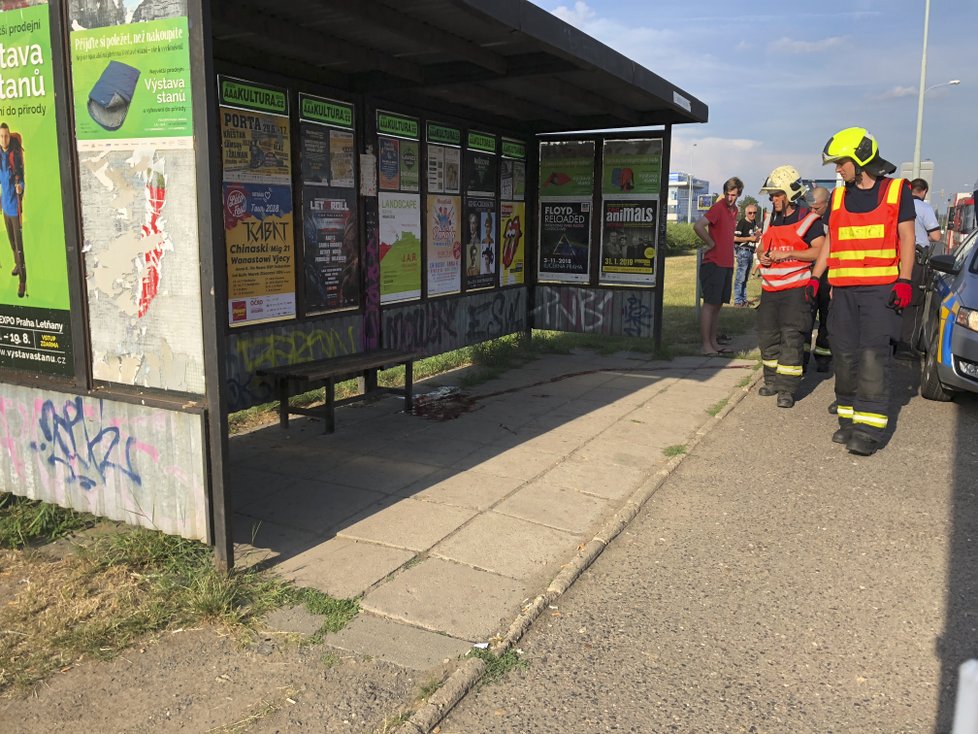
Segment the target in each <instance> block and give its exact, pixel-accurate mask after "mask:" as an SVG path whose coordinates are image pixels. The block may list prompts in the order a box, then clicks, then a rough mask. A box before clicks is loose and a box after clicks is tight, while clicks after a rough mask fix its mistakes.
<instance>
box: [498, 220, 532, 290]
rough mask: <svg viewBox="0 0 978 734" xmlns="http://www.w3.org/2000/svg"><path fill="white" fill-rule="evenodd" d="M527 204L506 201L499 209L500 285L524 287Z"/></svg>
mask: <svg viewBox="0 0 978 734" xmlns="http://www.w3.org/2000/svg"><path fill="white" fill-rule="evenodd" d="M525 222H526V204H524V203H523V202H522V201H504V202H502V204H501V205H500V208H499V242H500V245H501V247H500V253H499V258H500V260H499V285H523V283H524V282H525V280H526V243H525V241H524V238H523V227H524V225H525Z"/></svg>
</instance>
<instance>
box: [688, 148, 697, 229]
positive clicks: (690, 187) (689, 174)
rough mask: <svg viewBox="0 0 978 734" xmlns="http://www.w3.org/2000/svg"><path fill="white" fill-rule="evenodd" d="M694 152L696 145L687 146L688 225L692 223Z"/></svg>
mask: <svg viewBox="0 0 978 734" xmlns="http://www.w3.org/2000/svg"><path fill="white" fill-rule="evenodd" d="M695 152H696V143H692V144H691V145H690V146H689V173H687V174H686V183H688V184H689V211H688V212H687V215H686V220H687V221H688V223H689V224H692V223H693V153H695Z"/></svg>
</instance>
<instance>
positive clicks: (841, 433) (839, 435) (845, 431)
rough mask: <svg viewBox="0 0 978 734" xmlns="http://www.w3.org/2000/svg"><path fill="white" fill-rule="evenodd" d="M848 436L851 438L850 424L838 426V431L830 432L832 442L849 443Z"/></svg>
mask: <svg viewBox="0 0 978 734" xmlns="http://www.w3.org/2000/svg"><path fill="white" fill-rule="evenodd" d="M850 438H852V426H846V427H845V428H840V429H839V430H838V431H836V432H835V433H833V434H832V442H833V443H841V444H846V443H849V439H850Z"/></svg>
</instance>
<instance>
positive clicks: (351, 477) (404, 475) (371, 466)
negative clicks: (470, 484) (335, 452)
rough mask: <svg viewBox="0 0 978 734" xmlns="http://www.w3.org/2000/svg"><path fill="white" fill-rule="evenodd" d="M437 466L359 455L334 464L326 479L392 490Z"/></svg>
mask: <svg viewBox="0 0 978 734" xmlns="http://www.w3.org/2000/svg"><path fill="white" fill-rule="evenodd" d="M438 469H439V467H438V466H435V465H432V464H422V463H419V462H416V461H394V460H388V459H384V458H380V457H377V456H366V455H362V456H357V457H356V458H354V459H353V460H351V461H349V462H347V463H345V464H342V465H340V466H339V467H337V468H336V470H335V471H334V472H333V473H332V474H331V475H330V477H329V479H330V481H334V482H337V483H338V484H345V485H348V486H351V487H360V488H362V489H369V490H372V491H375V492H383V493H385V494H392V493H394V492H397V491H398V490H400V489H403V488H404V487H406V486H407V485H408V484H411V483H412V482H416V481H417V480H419V479H421V478H422V477H426V476H428V475H429V474H433V473H434V472H436V471H437V470H438Z"/></svg>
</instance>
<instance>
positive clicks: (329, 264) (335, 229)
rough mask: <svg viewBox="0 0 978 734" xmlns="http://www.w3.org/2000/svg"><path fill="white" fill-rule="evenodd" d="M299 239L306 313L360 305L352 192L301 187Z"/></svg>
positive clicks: (348, 190)
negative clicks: (302, 252)
mask: <svg viewBox="0 0 978 734" xmlns="http://www.w3.org/2000/svg"><path fill="white" fill-rule="evenodd" d="M302 239H303V245H304V253H305V284H306V295H305V303H306V312H307V313H318V312H323V311H329V310H334V309H342V308H356V307H357V306H358V305H359V302H360V267H359V256H358V253H359V236H358V231H357V200H356V192H355V191H353V190H352V189H341V188H337V187H328V186H304V187H303V189H302Z"/></svg>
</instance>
